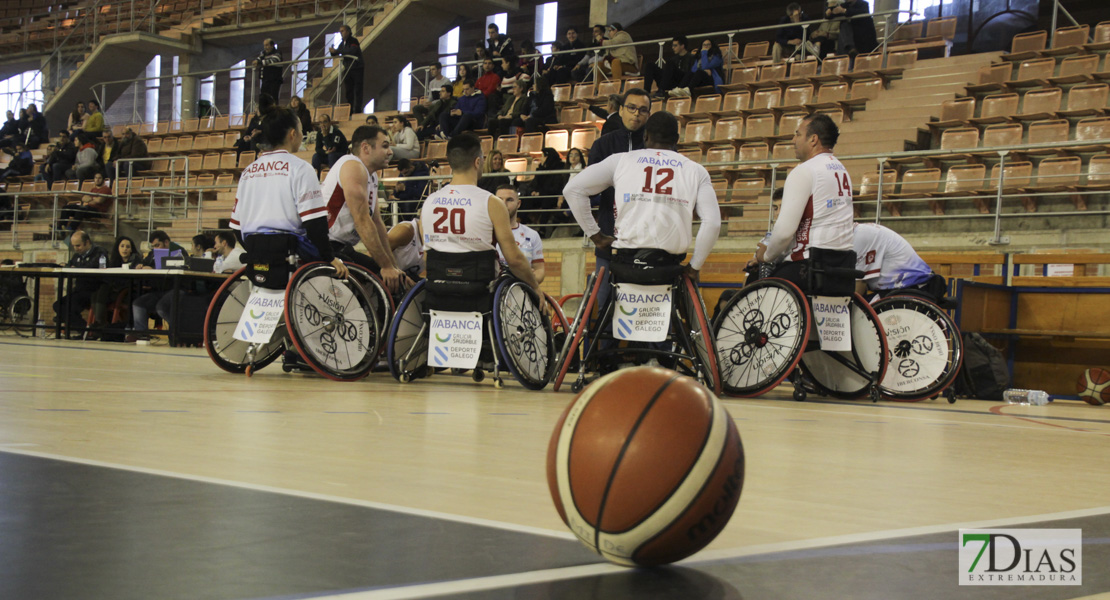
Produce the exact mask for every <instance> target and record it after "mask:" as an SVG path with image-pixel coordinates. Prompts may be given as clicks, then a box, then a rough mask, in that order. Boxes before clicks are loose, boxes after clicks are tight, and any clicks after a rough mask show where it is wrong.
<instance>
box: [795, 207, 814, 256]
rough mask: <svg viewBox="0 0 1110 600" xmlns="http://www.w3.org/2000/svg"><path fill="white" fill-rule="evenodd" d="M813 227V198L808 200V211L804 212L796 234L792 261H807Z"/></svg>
mask: <svg viewBox="0 0 1110 600" xmlns="http://www.w3.org/2000/svg"><path fill="white" fill-rule="evenodd" d="M811 226H813V196H812V195H810V197H809V200H806V209H805V210H804V211H802V220H801V221H799V222H798V231H796V232H795V233H794V251H793V252H791V253H790V260H805V257H806V250H807V249H809V228H810V227H811Z"/></svg>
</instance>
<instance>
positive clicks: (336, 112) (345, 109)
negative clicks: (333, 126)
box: [331, 104, 351, 122]
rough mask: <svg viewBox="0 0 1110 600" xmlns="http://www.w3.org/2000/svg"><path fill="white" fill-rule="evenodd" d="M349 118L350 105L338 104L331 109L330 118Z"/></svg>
mask: <svg viewBox="0 0 1110 600" xmlns="http://www.w3.org/2000/svg"><path fill="white" fill-rule="evenodd" d="M350 118H351V105H350V104H339V105H337V106H335V107H334V108H333V109H332V115H331V120H333V121H339V122H343V121H348V120H350Z"/></svg>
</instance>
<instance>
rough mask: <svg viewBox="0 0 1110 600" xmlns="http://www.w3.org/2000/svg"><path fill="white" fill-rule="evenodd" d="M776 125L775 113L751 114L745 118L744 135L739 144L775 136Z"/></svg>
mask: <svg viewBox="0 0 1110 600" xmlns="http://www.w3.org/2000/svg"><path fill="white" fill-rule="evenodd" d="M775 125H776V120H775V115H774V113H759V114H754V115H749V116H748V117H747V118H746V119H744V137H743V138H742V143H741V144H739V146H743V145H747V144H750V143H752V142H756V141H761V140H766V139H768V138H773V137H775ZM764 145H766V144H764Z"/></svg>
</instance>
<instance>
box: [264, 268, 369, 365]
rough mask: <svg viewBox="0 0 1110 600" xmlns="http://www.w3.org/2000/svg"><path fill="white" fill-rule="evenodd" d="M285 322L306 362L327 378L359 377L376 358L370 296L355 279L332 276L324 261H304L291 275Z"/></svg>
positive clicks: (332, 270) (287, 291) (294, 343)
mask: <svg viewBox="0 0 1110 600" xmlns="http://www.w3.org/2000/svg"><path fill="white" fill-rule="evenodd" d="M285 324H286V326H287V327H288V328H289V337H290V338H291V339H292V341H293V345H294V347H296V349H297V352H298V353H300V355H301V357H302V358H303V359H304V361H305V362H306V363H307V364H308V366H310V367H312V370H314V371H316V372H317V373H319V374H320V375H323V376H324V377H327V378H328V379H334V380H336V381H355V380H357V379H361V378H362V377H365V376H366V375H367V374H368V373H369V372H370V369H371V368H373V366H374V364H375V363H376V362H377V360H378V353H379V351H380V347H379V346H378V341H379V335H378V332H377V318H376V316H375V314H374V308H373V306H372V300H371V297H370V296H369V295H368V293H367V291H366V289H365V288H364V287H363V286H362V285H361V284H360V283H357V282H356V281H355V280H353V279H336V278H335V267H333V266H331V265H329V264H327V263H323V262H313V263H308V264H306V265H304V266H302V267H301V268H300V269H297V272H296V273H294V274H293V276H292V277H290V279H289V285H288V287H287V288H286V290H285Z"/></svg>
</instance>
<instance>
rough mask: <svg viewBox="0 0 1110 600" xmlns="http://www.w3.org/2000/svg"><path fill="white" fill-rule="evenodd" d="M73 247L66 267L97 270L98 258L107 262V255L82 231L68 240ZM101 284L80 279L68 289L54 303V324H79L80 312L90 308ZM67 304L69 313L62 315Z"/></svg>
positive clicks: (90, 278)
mask: <svg viewBox="0 0 1110 600" xmlns="http://www.w3.org/2000/svg"><path fill="white" fill-rule="evenodd" d="M69 242H70V245H71V246H72V247H73V254H72V255H70V257H69V262H67V263H66V266H67V267H72V268H75V269H99V268H100V258H101V257H104V260H105V261H107V260H108V253H107V252H105V251H104V250H103V249H102V248H100V247H99V246H95V245H93V243H92V238H90V237H89V234H87V233H85V232H84V231H78V232H76V233H74V234H73V235H72V236H70V238H69ZM102 283H103V282H102V281H101V280H100V279H98V278H94V277H80V278H78V279H77V280H76V282H75V283H74V285H73V286H72V287H71V288H70V292H69V294H66V296H64V297H62V298H61V299H60V300H58V301H57V302H55V303H54V322H55V323H62V324H67V323H68V324H74V323H81V322H82V321H81V311H83V310H85V309H86V308H89V307H90V306H92V298H93V294H95V293H96V291H97V290H98V289H100V285H101V284H102ZM67 301H68V302H69V303H70V305H69V308H70V312H69V314H68V315H64V314H62V307H63V306H65V305H66V302H67Z"/></svg>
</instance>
